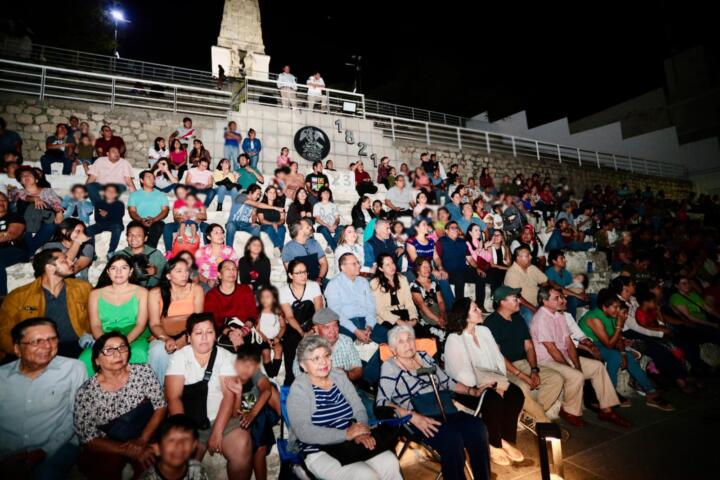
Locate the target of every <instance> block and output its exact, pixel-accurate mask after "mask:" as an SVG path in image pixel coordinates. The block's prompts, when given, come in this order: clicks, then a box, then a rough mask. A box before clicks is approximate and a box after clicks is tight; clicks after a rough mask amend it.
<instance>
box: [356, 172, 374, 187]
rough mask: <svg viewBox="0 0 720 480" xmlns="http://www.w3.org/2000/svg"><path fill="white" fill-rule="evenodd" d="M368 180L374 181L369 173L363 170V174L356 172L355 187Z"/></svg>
mask: <svg viewBox="0 0 720 480" xmlns="http://www.w3.org/2000/svg"><path fill="white" fill-rule="evenodd" d="M367 180H372V179H371V178H370V174H369V173H368V172H366V171H365V170H363V171H362V172H359V171H357V170H355V185H360V183H362V182H365V181H367Z"/></svg>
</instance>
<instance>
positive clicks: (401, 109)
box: [365, 98, 467, 127]
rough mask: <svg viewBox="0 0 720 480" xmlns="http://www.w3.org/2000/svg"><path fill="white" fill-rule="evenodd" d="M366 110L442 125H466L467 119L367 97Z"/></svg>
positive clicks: (367, 111)
mask: <svg viewBox="0 0 720 480" xmlns="http://www.w3.org/2000/svg"><path fill="white" fill-rule="evenodd" d="M365 112H366V113H371V114H377V115H388V116H391V117H396V118H407V119H410V120H418V121H421V122H430V123H438V124H441V125H452V126H455V127H464V126H465V125H466V122H467V119H466V118H465V117H460V116H458V115H452V114H450V113H442V112H435V111H432V110H424V109H422V108H414V107H407V106H405V105H397V104H394V103H388V102H380V101H378V100H371V99H369V98H366V99H365Z"/></svg>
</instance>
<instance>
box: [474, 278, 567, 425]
mask: <svg viewBox="0 0 720 480" xmlns="http://www.w3.org/2000/svg"><path fill="white" fill-rule="evenodd" d="M519 296H520V289H519V288H518V289H513V288H510V287H506V286H501V287H498V288H497V289H496V290H495V291H494V292H493V305H494V308H495V311H494V312H493V313H491V314H490V315H488V316H487V318H486V319H485V326H486V327H487V328H489V329H490V331H491V332H492V334H493V337H495V341H496V342H497V344H498V346H499V347H500V353H502V354H503V357H505V366H506V368H507V377H508V380H510V381H511V382H512V383H514V384H515V385H517V386H518V387H520V389H521V390H522V391H523V394H524V395H525V404H524V406H523V409H524V410H525V413H527V414H528V415H530V416H531V417H533V418H534V419H535V421H536V422H549V421H550V420H549V419H548V417H547V415H545V411H546V410H547V409H548V408H550V407H551V406H552V404H553V403H555V400H557V399H558V397H559V396H560V391H561V390H562V387H563V379H562V377H561V376H560V374H559V373H557V372H555V371H554V370H551V369H549V368H546V367H540V366H538V363H537V356H536V353H535V347H534V346H533V342H532V338H531V337H530V332H529V331H528V327H527V324H526V323H525V320H524V319H523V318H522V316H520V314H519V313H518V312H519V311H520V299H519ZM532 390H538V395H537V400H536V399H535V397H533V396H532V395H531V391H532Z"/></svg>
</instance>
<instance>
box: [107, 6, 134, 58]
mask: <svg viewBox="0 0 720 480" xmlns="http://www.w3.org/2000/svg"><path fill="white" fill-rule="evenodd" d="M108 13H109V14H110V18H112V21H113V23H114V24H115V57H116V58H120V52H118V23H130V20H128V19H127V18H125V14H124V13H123V11H122V10H118V9H117V8H113V9H111V10H110V11H109V12H108Z"/></svg>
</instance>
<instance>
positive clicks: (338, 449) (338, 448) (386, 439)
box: [319, 425, 398, 466]
mask: <svg viewBox="0 0 720 480" xmlns="http://www.w3.org/2000/svg"><path fill="white" fill-rule="evenodd" d="M370 435H372V437H373V438H374V439H375V448H374V449H372V450H369V449H367V448H365V446H364V445H362V444H359V443H355V442H354V441H353V440H346V441H344V442H342V443H336V444H334V445H320V446H319V448H320V449H321V450H322V451H323V452H325V453H327V454H328V455H330V456H331V457H333V458H334V459H335V460H337V461H338V462H340V465H343V466H344V465H349V464H351V463H355V462H364V461H366V460H369V459H371V458H373V457H374V456H376V455H378V454H380V453H382V452H384V451H386V450H392V449H394V448H395V445H396V444H397V437H398V431H397V429H396V428H393V427H391V426H389V425H378V426H377V427H375V428H374V429H373V430H372V431H371V432H370Z"/></svg>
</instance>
